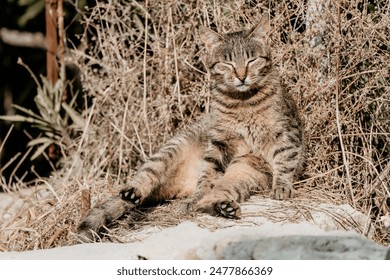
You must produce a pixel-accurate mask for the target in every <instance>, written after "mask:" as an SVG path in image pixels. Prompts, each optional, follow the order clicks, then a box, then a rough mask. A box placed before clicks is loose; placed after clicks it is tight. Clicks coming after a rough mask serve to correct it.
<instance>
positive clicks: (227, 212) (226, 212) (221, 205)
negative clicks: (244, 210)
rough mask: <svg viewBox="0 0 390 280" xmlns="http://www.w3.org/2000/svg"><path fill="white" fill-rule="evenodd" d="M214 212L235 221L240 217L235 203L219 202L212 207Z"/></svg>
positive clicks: (238, 206)
mask: <svg viewBox="0 0 390 280" xmlns="http://www.w3.org/2000/svg"><path fill="white" fill-rule="evenodd" d="M214 209H215V211H216V212H217V213H218V214H220V215H222V216H224V217H225V218H229V219H237V218H239V217H240V216H241V208H240V205H238V203H237V202H236V201H233V200H231V201H221V202H217V203H215V205H214Z"/></svg>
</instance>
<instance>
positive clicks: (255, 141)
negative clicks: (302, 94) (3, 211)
mask: <svg viewBox="0 0 390 280" xmlns="http://www.w3.org/2000/svg"><path fill="white" fill-rule="evenodd" d="M268 26H269V23H268V21H267V20H262V21H261V22H260V23H259V24H258V25H257V26H255V27H254V28H252V29H251V30H244V31H240V32H234V33H227V34H218V33H216V32H214V31H212V30H210V29H209V28H207V27H204V26H200V29H199V35H200V38H201V40H202V41H203V42H204V44H205V46H206V49H207V53H208V56H207V59H206V61H205V63H206V65H207V67H208V68H209V73H210V75H211V76H210V77H211V81H212V86H211V94H212V101H211V106H210V112H209V113H208V114H207V115H205V116H203V118H202V119H201V120H199V121H198V122H197V123H195V124H194V125H192V126H191V127H189V128H188V129H187V130H185V131H183V132H182V133H180V134H179V135H177V136H176V137H174V138H172V139H171V140H170V141H168V142H167V143H166V144H165V145H163V146H162V148H161V149H160V150H159V151H158V152H157V153H156V154H154V155H153V156H151V157H150V158H149V159H148V160H147V161H146V162H145V163H144V164H143V166H142V167H141V168H140V169H139V171H138V173H137V174H136V175H135V176H134V177H133V178H132V180H131V181H130V183H129V184H128V185H126V186H124V187H123V188H122V189H121V190H120V194H119V196H115V197H112V198H110V199H108V200H107V201H106V202H105V203H103V204H101V205H98V206H96V207H95V208H92V209H91V210H90V211H89V213H88V214H87V216H86V217H85V219H84V220H83V221H82V223H81V224H80V226H79V233H80V234H81V235H83V236H85V237H92V236H93V235H92V232H99V230H101V229H102V227H103V226H104V225H106V224H108V223H110V222H112V221H114V220H116V219H118V218H120V217H121V216H123V215H124V214H125V213H129V212H130V211H131V210H132V209H134V208H135V207H137V206H140V205H144V204H146V203H148V202H157V201H164V200H171V199H184V198H185V200H184V201H186V203H187V204H188V209H192V210H195V211H202V212H207V213H210V214H212V215H219V216H223V217H226V218H238V217H239V216H240V214H241V210H240V206H239V203H240V202H243V201H245V200H246V199H248V198H249V197H250V196H251V195H252V194H253V193H254V192H256V191H258V190H267V189H269V190H272V191H271V196H272V197H273V198H275V199H285V198H289V197H291V196H292V191H293V180H294V178H296V176H297V175H298V174H299V173H300V172H301V171H302V166H303V162H304V150H305V149H304V139H303V125H302V123H301V121H300V119H299V116H298V112H297V107H296V105H295V102H294V100H293V98H292V97H291V96H290V95H289V94H288V93H286V92H285V91H284V90H283V87H282V85H281V82H280V78H279V77H278V73H277V70H276V69H275V67H274V66H273V64H272V60H271V54H270V47H269V45H268V44H267V32H268V31H269V30H268Z"/></svg>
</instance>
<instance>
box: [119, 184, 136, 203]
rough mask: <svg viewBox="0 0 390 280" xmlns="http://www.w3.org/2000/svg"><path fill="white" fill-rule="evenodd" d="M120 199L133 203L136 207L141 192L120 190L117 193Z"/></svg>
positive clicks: (134, 189)
mask: <svg viewBox="0 0 390 280" xmlns="http://www.w3.org/2000/svg"><path fill="white" fill-rule="evenodd" d="M119 195H120V197H121V198H122V199H123V200H126V201H128V202H131V203H133V204H134V205H138V204H140V203H141V200H142V195H141V192H140V191H139V190H138V189H136V188H126V189H122V190H121V191H120V192H119Z"/></svg>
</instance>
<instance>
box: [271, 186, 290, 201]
mask: <svg viewBox="0 0 390 280" xmlns="http://www.w3.org/2000/svg"><path fill="white" fill-rule="evenodd" d="M271 197H272V198H273V199H277V200H283V199H287V198H292V197H293V188H292V186H291V187H286V186H283V187H282V186H278V187H273V188H272V191H271Z"/></svg>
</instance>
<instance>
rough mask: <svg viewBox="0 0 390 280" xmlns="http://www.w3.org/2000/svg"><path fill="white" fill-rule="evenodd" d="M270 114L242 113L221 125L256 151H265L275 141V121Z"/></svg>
mask: <svg viewBox="0 0 390 280" xmlns="http://www.w3.org/2000/svg"><path fill="white" fill-rule="evenodd" d="M271 117H272V116H270V115H269V112H259V111H249V110H247V111H244V110H242V111H240V112H238V113H237V114H235V115H233V116H231V117H230V118H229V119H227V120H226V121H225V123H224V124H220V125H222V126H224V127H225V129H226V130H228V131H229V132H230V133H234V134H237V135H238V136H239V137H240V138H241V139H243V140H244V141H245V142H246V143H247V144H248V146H249V147H250V148H251V149H252V150H253V151H254V152H256V151H260V150H263V149H264V148H265V147H266V146H268V144H269V143H270V142H272V139H273V135H274V133H273V130H274V129H273V128H274V120H273V119H272V118H271Z"/></svg>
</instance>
